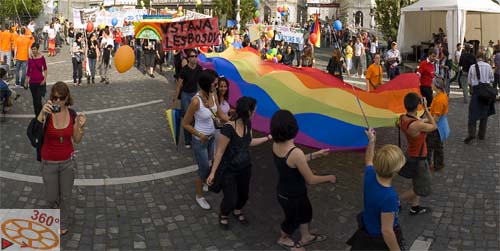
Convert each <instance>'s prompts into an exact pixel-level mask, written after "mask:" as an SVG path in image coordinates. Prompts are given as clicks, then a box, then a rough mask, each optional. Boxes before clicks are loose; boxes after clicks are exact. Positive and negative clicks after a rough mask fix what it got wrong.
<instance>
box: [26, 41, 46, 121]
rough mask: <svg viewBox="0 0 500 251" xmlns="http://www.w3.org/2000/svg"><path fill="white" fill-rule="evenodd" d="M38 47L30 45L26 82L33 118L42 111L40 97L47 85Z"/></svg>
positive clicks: (44, 66) (35, 44)
mask: <svg viewBox="0 0 500 251" xmlns="http://www.w3.org/2000/svg"><path fill="white" fill-rule="evenodd" d="M39 49H40V45H39V44H37V43H34V44H33V45H31V57H30V58H29V59H28V70H27V71H26V82H27V83H29V87H30V91H31V96H32V97H33V108H34V111H35V116H38V114H39V113H40V111H41V110H42V96H45V92H46V90H47V89H46V85H47V63H46V62H45V57H44V56H43V55H42V54H41V53H40V51H39Z"/></svg>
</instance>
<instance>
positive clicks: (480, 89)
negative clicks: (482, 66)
mask: <svg viewBox="0 0 500 251" xmlns="http://www.w3.org/2000/svg"><path fill="white" fill-rule="evenodd" d="M480 74H481V72H480V71H479V66H478V65H477V64H476V76H477V81H478V82H479V83H478V85H477V87H476V89H475V90H474V91H475V92H476V94H477V97H478V99H479V101H481V102H482V103H484V104H490V103H493V102H495V99H496V97H497V95H498V91H497V90H496V89H495V88H493V86H491V85H490V84H488V83H481V80H480V76H481V75H480Z"/></svg>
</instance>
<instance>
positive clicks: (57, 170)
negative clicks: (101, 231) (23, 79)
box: [37, 82, 86, 235]
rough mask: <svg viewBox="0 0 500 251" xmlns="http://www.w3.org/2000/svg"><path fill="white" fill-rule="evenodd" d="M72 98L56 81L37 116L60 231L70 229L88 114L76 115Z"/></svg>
mask: <svg viewBox="0 0 500 251" xmlns="http://www.w3.org/2000/svg"><path fill="white" fill-rule="evenodd" d="M71 105H73V98H72V97H71V94H70V93H69V88H68V86H67V85H66V84H65V83H64V82H57V83H56V84H55V85H54V86H53V87H52V90H51V92H50V100H49V101H47V103H46V104H45V105H44V106H43V108H42V111H41V112H40V114H39V115H38V117H37V119H38V121H39V122H40V123H43V124H44V132H43V133H44V137H43V143H42V149H41V156H42V167H41V172H42V178H43V183H44V186H45V192H46V196H47V198H46V199H47V202H48V205H49V207H50V208H59V209H61V217H60V219H61V220H60V223H61V235H64V234H66V233H67V232H68V223H67V222H68V210H69V208H70V205H69V202H70V200H71V191H72V190H73V182H74V179H75V169H76V161H75V159H74V148H73V142H74V143H77V144H78V143H80V141H81V140H82V137H83V133H84V129H83V127H84V126H85V122H86V116H85V114H80V115H77V114H76V112H75V111H74V110H72V109H71V108H69V106H71Z"/></svg>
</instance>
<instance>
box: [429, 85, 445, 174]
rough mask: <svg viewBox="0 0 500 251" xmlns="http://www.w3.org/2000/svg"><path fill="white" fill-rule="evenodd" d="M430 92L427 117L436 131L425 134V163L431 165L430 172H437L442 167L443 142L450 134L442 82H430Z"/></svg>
mask: <svg viewBox="0 0 500 251" xmlns="http://www.w3.org/2000/svg"><path fill="white" fill-rule="evenodd" d="M432 90H433V91H434V93H435V96H434V99H433V100H432V104H431V108H430V114H428V115H430V116H432V117H433V118H434V121H436V124H437V129H436V130H435V131H432V132H429V133H428V134H427V161H428V162H429V163H432V164H431V167H430V168H431V170H435V171H438V170H440V169H442V168H443V167H444V151H443V141H444V140H445V139H446V138H448V136H449V134H450V127H449V125H448V95H446V93H445V92H444V82H443V80H442V79H440V78H437V77H435V78H434V79H433V81H432ZM431 160H432V162H431Z"/></svg>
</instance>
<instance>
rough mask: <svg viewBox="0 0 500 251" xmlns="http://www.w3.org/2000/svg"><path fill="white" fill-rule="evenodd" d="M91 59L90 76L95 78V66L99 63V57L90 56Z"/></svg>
mask: <svg viewBox="0 0 500 251" xmlns="http://www.w3.org/2000/svg"><path fill="white" fill-rule="evenodd" d="M88 60H89V68H90V77H92V79H94V78H95V66H96V63H97V59H96V58H88Z"/></svg>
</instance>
